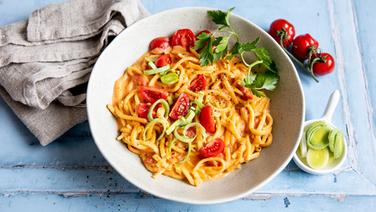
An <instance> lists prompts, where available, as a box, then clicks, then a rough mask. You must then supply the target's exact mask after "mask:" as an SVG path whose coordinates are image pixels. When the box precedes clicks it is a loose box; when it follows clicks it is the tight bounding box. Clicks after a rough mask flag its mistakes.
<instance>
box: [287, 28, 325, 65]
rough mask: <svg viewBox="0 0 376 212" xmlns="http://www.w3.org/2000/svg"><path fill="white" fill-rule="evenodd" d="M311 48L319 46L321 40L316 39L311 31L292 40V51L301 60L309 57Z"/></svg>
mask: <svg viewBox="0 0 376 212" xmlns="http://www.w3.org/2000/svg"><path fill="white" fill-rule="evenodd" d="M310 48H315V49H317V48H319V42H318V41H317V40H315V39H314V38H313V37H312V36H311V35H310V34H309V33H307V34H304V35H299V36H297V37H296V38H295V39H294V41H293V42H292V48H291V52H292V54H293V55H294V56H295V57H296V58H298V59H299V60H300V61H304V60H305V59H307V57H308V53H309V49H310Z"/></svg>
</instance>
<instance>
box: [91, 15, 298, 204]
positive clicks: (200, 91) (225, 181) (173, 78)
mask: <svg viewBox="0 0 376 212" xmlns="http://www.w3.org/2000/svg"><path fill="white" fill-rule="evenodd" d="M177 11H178V12H177ZM210 11H211V10H210ZM210 13H211V14H210ZM172 14H174V15H177V16H176V17H178V18H179V17H180V19H184V20H185V21H182V23H184V25H179V26H175V25H171V26H170V27H169V28H168V29H166V30H165V31H166V32H167V33H165V34H160V33H158V34H156V35H154V36H153V33H151V34H152V35H151V36H148V37H146V38H144V39H140V40H139V44H137V43H135V44H134V46H137V45H139V46H141V45H142V46H145V47H146V48H147V47H149V50H148V51H146V53H145V50H144V52H141V50H140V51H138V55H142V56H138V58H136V57H135V56H134V55H133V56H130V55H131V54H128V56H129V58H128V59H127V63H123V64H119V65H118V66H117V67H122V71H121V72H123V73H121V72H119V71H118V72H117V74H113V75H111V77H110V78H111V79H110V78H109V77H106V76H105V75H103V74H102V75H101V77H95V73H98V71H97V70H100V69H102V70H103V69H105V66H103V67H101V66H102V65H101V63H100V62H101V58H102V57H105V58H106V57H108V58H109V56H110V55H111V56H114V55H115V52H116V50H112V51H113V52H112V53H111V54H110V53H108V52H111V47H113V46H116V45H119V44H120V41H121V40H122V38H121V37H122V35H123V34H124V35H125V36H123V37H127V36H126V35H127V31H128V35H131V34H132V29H134V30H136V29H137V24H135V25H134V26H132V27H130V28H129V29H127V30H125V32H124V33H122V34H121V35H120V36H119V37H118V38H116V39H115V40H114V42H113V43H112V44H111V45H110V46H109V48H108V49H106V50H105V52H104V53H103V54H102V55H101V58H99V60H98V62H97V64H96V66H95V68H94V71H93V75H94V79H93V76H92V79H91V80H90V83H89V90H88V105H89V106H88V114H89V122H90V127H91V130H92V132H93V136H94V139H95V141H96V144H97V145H98V147H99V149H100V150H101V152H102V153H103V155H104V156H105V157H106V159H107V160H108V161H109V162H110V163H111V165H112V166H114V167H115V169H116V170H118V171H119V172H120V174H122V175H123V176H124V177H125V178H126V179H128V180H129V181H130V182H132V183H134V184H135V185H137V186H138V187H140V188H142V189H144V190H146V191H148V192H150V193H152V194H155V195H157V196H160V197H164V198H168V199H173V200H177V201H183V202H190V203H214V202H223V201H228V200H231V199H234V198H238V197H240V196H244V195H246V194H247V193H249V192H251V191H252V190H254V189H255V188H257V187H259V186H261V185H262V184H264V183H265V182H267V181H268V180H270V179H271V178H272V177H273V176H274V175H275V174H276V173H278V172H279V171H280V170H281V169H282V168H283V167H284V166H285V165H286V164H287V162H288V161H289V160H290V159H291V156H292V154H293V152H294V150H295V148H296V143H297V139H298V137H299V132H300V128H301V122H302V117H303V114H304V111H303V110H302V107H304V102H303V98H302V93H301V87H300V84H299V80H298V79H297V76H296V71H295V70H294V68H293V66H292V65H291V62H290V61H289V60H288V59H287V57H286V55H284V53H283V52H281V49H279V47H278V46H277V45H276V43H275V42H274V41H273V40H272V39H270V38H269V36H268V35H266V34H265V33H263V32H262V31H259V29H258V28H257V27H255V26H253V25H250V24H249V23H248V22H247V21H245V20H243V19H241V18H239V17H236V16H230V11H227V12H223V11H217V10H213V11H211V12H208V10H207V9H202V8H201V9H198V8H188V9H180V10H176V11H174V10H173V11H169V12H165V13H162V15H159V16H160V19H159V21H161V20H163V17H164V15H172ZM179 14H180V15H179ZM208 14H209V15H208ZM187 15H188V16H190V15H195V16H196V15H198V17H202V18H199V20H198V21H201V22H194V23H190V22H188V24H187V21H186V20H190V19H186V18H187ZM213 15H214V16H217V17H219V16H222V18H223V20H224V21H223V20H222V22H221V23H220V24H218V23H219V22H220V21H218V19H216V20H217V22H218V23H217V22H216V20H215V18H214V17H213ZM157 17H158V15H157ZM230 17H231V24H233V25H234V27H227V29H228V30H230V28H231V30H232V29H240V32H239V34H236V33H237V32H235V31H232V32H229V31H226V26H225V25H226V24H230V21H229V20H230ZM164 18H166V17H164ZM148 19H149V20H148ZM211 20H213V21H214V22H215V23H216V24H217V25H218V28H219V29H220V30H217V29H216V27H215V26H214V25H213V24H212V23H211ZM142 22H146V23H148V22H149V23H148V24H149V25H150V24H151V23H152V22H153V18H147V19H145V20H142V21H140V23H138V24H142ZM232 22H233V23H232ZM144 24H145V23H144ZM151 26H152V24H151ZM203 26H204V27H203ZM250 26H251V27H250ZM243 27H245V28H248V30H249V31H251V32H252V34H251V35H252V37H250V36H249V35H247V33H245V32H246V31H244V29H243ZM176 29H178V30H176ZM202 29H209V30H204V31H201V30H202ZM134 30H133V31H134ZM138 30H140V28H138ZM150 30H152V29H150ZM200 31H201V32H200ZM150 32H151V31H150ZM193 32H197V33H196V34H195V33H193ZM170 34H172V36H171V37H161V36H166V35H170ZM235 34H236V35H235ZM231 36H233V37H231ZM244 36H246V38H247V39H246V40H247V41H243V40H244V38H243V37H244ZM129 38H130V37H129V36H128V39H129ZM123 39H125V38H123ZM119 40H120V41H119ZM150 41H151V42H150ZM135 42H136V41H135ZM142 42H143V44H141V43H142ZM149 42H150V44H149ZM128 44H129V43H128ZM271 47H273V48H271ZM109 49H110V50H109ZM113 49H115V47H113ZM120 49H121V48H119V51H118V52H117V53H120ZM143 49H145V48H143ZM270 49H273V50H274V51H275V52H273V51H270ZM106 53H108V56H107V55H106ZM135 55H137V54H135ZM276 55H277V56H276ZM108 60H110V59H108ZM102 61H103V60H102ZM112 61H116V60H112ZM135 61H136V62H135ZM281 61H282V62H281ZM107 62H109V61H107ZM107 64H108V63H107ZM103 65H104V63H103ZM106 68H107V67H106ZM286 68H287V69H289V72H286V71H281V69H282V70H283V69H286ZM124 70H125V71H124ZM286 77H287V78H289V80H290V82H291V81H293V82H295V84H294V83H292V84H286V83H283V79H286ZM98 80H99V81H98ZM109 80H112V83H113V82H115V83H114V84H111V83H105V84H106V85H105V86H103V83H102V85H101V83H100V82H102V81H106V82H107V81H109ZM95 81H96V83H95ZM278 81H280V83H279V84H278V85H277V83H278ZM110 85H111V86H110ZM95 87H96V88H95ZM104 87H105V88H104ZM109 88H110V89H109ZM94 89H96V90H97V91H98V90H99V89H101V90H104V89H106V91H105V92H106V94H105V96H106V100H107V103H106V104H104V105H103V102H104V101H103V100H102V99H101V100H100V101H95V102H96V104H95V105H97V104H98V103H99V104H102V106H103V108H104V107H105V105H107V108H108V110H109V111H110V112H111V113H109V112H108V111H107V113H108V114H107V115H103V111H102V110H103V108H102V110H99V106H91V105H94V103H91V102H94V101H92V99H98V97H94V95H92V96H90V94H93V92H90V90H94ZM108 89H109V90H110V91H108ZM281 89H282V90H281ZM285 89H292V90H291V91H290V92H289V93H290V94H293V95H294V96H293V98H295V105H291V104H290V103H291V101H290V102H288V101H286V100H285V99H283V98H280V96H279V95H281V93H282V96H284V97H286V96H285V95H286V94H284V92H285ZM269 96H270V97H269ZM287 99H290V100H291V98H290V97H288V98H287ZM99 104H98V105H99ZM274 105H275V106H276V107H275V108H279V109H281V111H283V113H282V114H281V113H276V112H273V107H274ZM274 111H276V110H274ZM94 114H95V115H94ZM98 114H100V115H98ZM109 114H110V116H108V115H109ZM97 116H100V117H103V120H104V119H105V120H111V119H112V122H113V124H111V126H110V127H108V126H107V125H106V126H104V125H103V124H101V123H100V122H99V119H98V118H92V117H97ZM286 117H289V118H287V119H290V120H287V121H290V122H291V121H293V122H291V123H290V127H287V126H286V125H284V124H281V121H282V120H283V119H286ZM114 118H115V119H114ZM93 119H96V120H97V121H96V122H94V121H93ZM113 120H115V121H116V123H114V121H113ZM273 120H274V121H273ZM106 123H108V122H107V121H106ZM275 125H277V127H276V126H275ZM100 128H102V129H101V131H102V133H98V131H99V130H98V129H100ZM289 128H290V129H289ZM110 130H111V132H114V133H108V132H110ZM104 132H107V133H104ZM110 136H112V137H110ZM115 138H116V140H118V141H116V140H115ZM282 138H283V139H291V140H288V142H285V143H284V144H283V145H282V143H281V142H282ZM119 141H121V142H119ZM114 143H115V144H114ZM272 143H273V144H272ZM268 146H270V147H269V148H266V147H268ZM274 146H276V148H274ZM281 147H283V148H281ZM273 148H274V149H273ZM264 149H265V150H264ZM269 149H270V150H271V151H269ZM124 150H125V151H124ZM256 158H257V160H254V159H256ZM140 159H141V160H140ZM251 160H254V161H251ZM140 161H141V162H142V165H141V163H140ZM248 161H251V162H249V163H247V162H248ZM242 164H245V165H242ZM240 167H241V168H240ZM145 168H146V169H145ZM239 168H240V169H239ZM235 170H239V171H235ZM148 172H149V173H150V172H151V173H152V174H151V175H150V174H148ZM230 173H231V174H230ZM160 175H165V176H160ZM225 175H229V176H226V177H223V176H225ZM150 176H153V177H154V178H155V179H154V180H153V179H151V178H150ZM172 178H175V179H172ZM217 178H220V179H217ZM176 179H178V180H176ZM214 179H215V180H214ZM206 181H208V182H206ZM203 182H206V183H203ZM187 183H188V184H191V185H195V186H198V185H200V186H198V187H194V186H187ZM208 189H209V190H214V191H216V192H214V193H213V192H209V193H208V192H205V191H207V190H208Z"/></svg>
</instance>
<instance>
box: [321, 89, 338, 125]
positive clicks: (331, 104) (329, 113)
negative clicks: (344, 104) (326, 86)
mask: <svg viewBox="0 0 376 212" xmlns="http://www.w3.org/2000/svg"><path fill="white" fill-rule="evenodd" d="M340 98H341V94H340V93H339V90H335V91H334V92H333V93H332V95H330V98H329V101H328V104H327V105H326V108H325V112H324V114H323V115H322V118H323V119H326V120H327V121H329V122H331V121H332V117H333V113H334V111H335V109H336V107H337V104H338V102H339V99H340Z"/></svg>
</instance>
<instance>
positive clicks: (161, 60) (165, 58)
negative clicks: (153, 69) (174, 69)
mask: <svg viewBox="0 0 376 212" xmlns="http://www.w3.org/2000/svg"><path fill="white" fill-rule="evenodd" d="M171 62H172V60H171V55H170V54H164V55H161V56H159V57H158V59H157V60H156V61H155V65H156V66H157V67H162V66H165V65H168V64H171Z"/></svg>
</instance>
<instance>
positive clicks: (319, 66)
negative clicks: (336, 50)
mask: <svg viewBox="0 0 376 212" xmlns="http://www.w3.org/2000/svg"><path fill="white" fill-rule="evenodd" d="M318 56H319V57H321V58H323V59H324V60H325V63H323V62H317V63H315V64H313V73H314V74H315V75H319V76H322V75H326V74H330V73H332V72H333V70H334V67H335V62H334V58H333V57H332V55H330V54H328V53H321V54H319V55H318ZM316 57H317V56H316Z"/></svg>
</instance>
